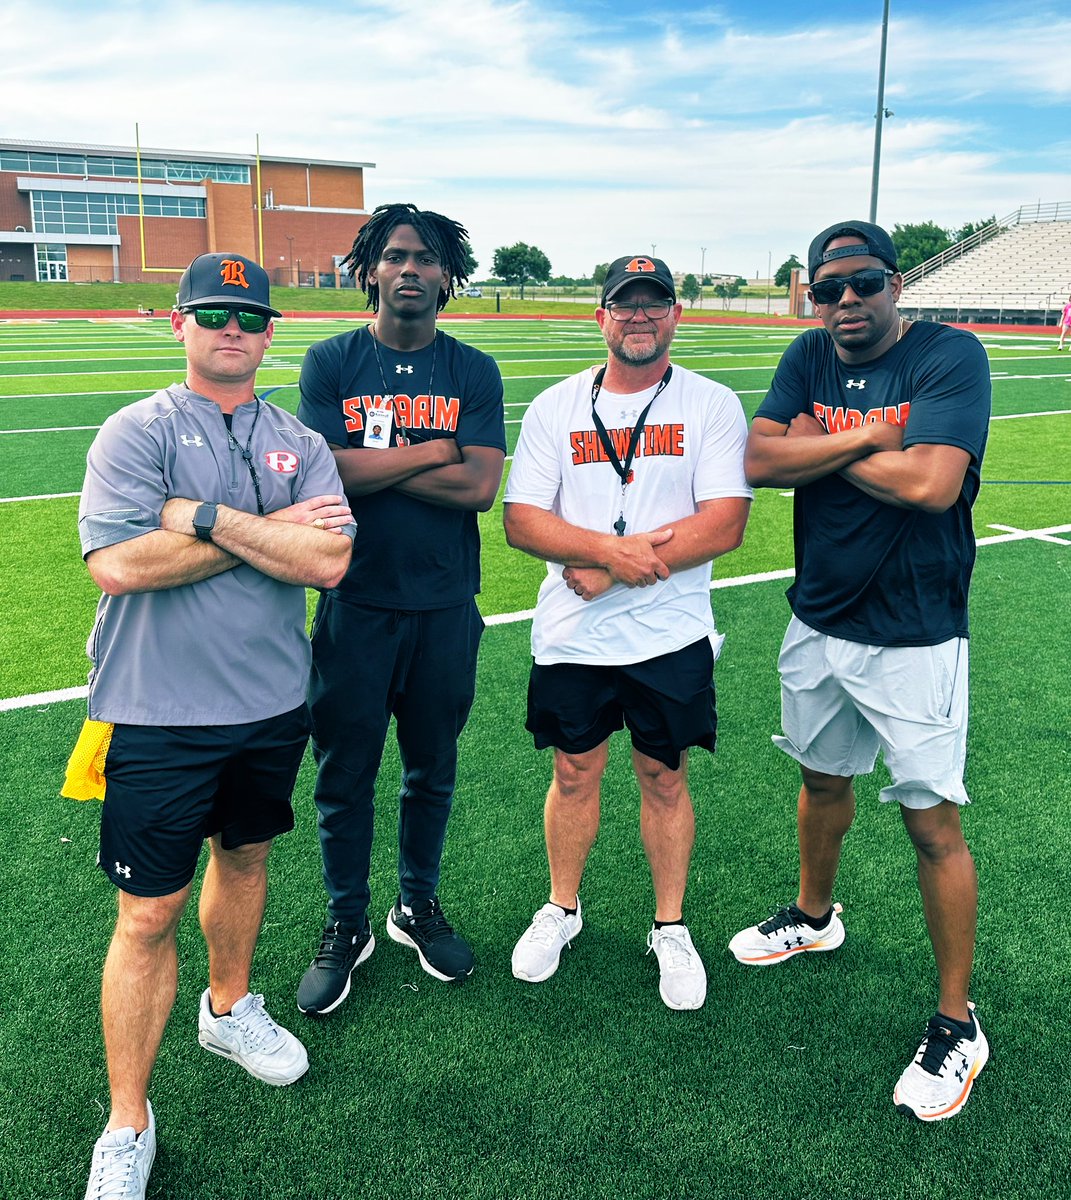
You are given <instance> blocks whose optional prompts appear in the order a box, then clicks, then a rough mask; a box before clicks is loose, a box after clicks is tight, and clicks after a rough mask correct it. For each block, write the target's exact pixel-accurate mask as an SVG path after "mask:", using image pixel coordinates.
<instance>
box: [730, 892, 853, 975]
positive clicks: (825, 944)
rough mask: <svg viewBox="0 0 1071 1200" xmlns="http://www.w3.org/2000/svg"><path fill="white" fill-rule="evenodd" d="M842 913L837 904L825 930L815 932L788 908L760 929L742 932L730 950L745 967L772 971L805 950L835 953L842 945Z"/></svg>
mask: <svg viewBox="0 0 1071 1200" xmlns="http://www.w3.org/2000/svg"><path fill="white" fill-rule="evenodd" d="M842 911H843V910H842V909H841V906H840V905H839V904H834V905H833V912H832V914H831V915H830V918H829V924H828V925H826V927H825V929H815V928H814V926H813V925H808V924H807V920H806V918H805V917H804V915H803V913H802V912H800V910H799V909H798V908H797V907H796V906H795V905H794V904H789V905H788V906H787V907H786V908H781V909H778V911H777V912H775V913H774V915H773V916H772V917H770V918H769V920H766V921H763V922H762V924H761V925H752V926H750V927H749V928H748V929H741V930H740V932H739V933H738V934H736V936H735V937H734V938H733V940H732V941H731V942H730V943H729V949H730V950H731V951H732V954H733V957H734V958H735V959H736V961H737V962H742V963H743V964H744V965H745V966H748V967H772V966H773V965H774V964H775V963H781V962H785V961H787V960H788V959H790V958H791V957H792V956H793V955H794V954H803V953H804V952H805V951H807V950H836V948H837V947H838V946H839V945H840V944H841V942H843V941H844V922H843V921H842V920H841V919H840V913H841V912H842Z"/></svg>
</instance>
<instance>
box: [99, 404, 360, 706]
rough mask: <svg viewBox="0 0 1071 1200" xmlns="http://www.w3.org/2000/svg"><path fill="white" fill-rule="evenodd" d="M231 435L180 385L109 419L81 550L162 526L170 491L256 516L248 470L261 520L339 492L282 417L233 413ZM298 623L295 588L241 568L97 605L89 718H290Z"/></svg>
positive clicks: (300, 687)
mask: <svg viewBox="0 0 1071 1200" xmlns="http://www.w3.org/2000/svg"><path fill="white" fill-rule="evenodd" d="M232 433H233V437H229V436H228V432H227V426H226V424H225V423H224V420H223V414H222V412H221V411H220V409H219V406H218V405H217V404H215V403H213V402H212V401H211V400H207V399H205V397H203V396H199V395H198V394H197V393H196V392H191V391H190V390H189V389H188V388H185V387H183V386H181V385H174V386H172V387H169V388H166V389H165V390H163V391H160V392H157V393H156V394H155V395H153V396H150V397H148V398H147V399H145V400H139V401H137V402H136V403H134V404H131V405H129V406H128V407H126V408H124V409H121V410H120V411H119V412H117V413H115V414H113V415H112V416H111V417H109V418H108V419H107V421H105V423H104V425H103V426H102V427H101V430H100V433H99V434H98V435H97V437H96V438H95V439H94V442H93V445H92V446H91V447H90V449H89V454H88V457H87V470H86V479H85V484H84V486H83V489H82V499H81V504H80V506H79V512H78V529H79V535H80V537H81V542H82V553H83V555H86V554H89V552H90V551H91V550H98V549H100V548H101V547H103V546H110V545H114V544H116V543H118V542H123V541H127V540H128V539H130V538H135V537H141V536H142V535H144V534H147V533H150V532H151V531H153V530H155V529H159V527H160V510H161V509H162V508H163V505H164V502H165V501H166V500H168V499H170V498H171V497H173V496H181V497H184V498H185V499H189V500H211V501H216V502H218V503H221V504H226V505H227V506H229V507H231V508H237V509H241V510H243V511H245V512H252V513H255V512H256V511H257V495H256V488H255V487H254V483H253V477H252V474H251V471H250V466H251V467H252V468H253V470H255V471H256V475H257V480H258V482H259V486H260V494H261V497H262V499H263V507H264V512H265V513H271V512H275V511H277V510H278V509H281V508H287V507H288V506H289V505H291V504H294V503H296V502H298V501H300V500H307V499H309V498H310V497H312V496H318V495H327V494H333V495H339V496H341V495H342V494H343V489H342V483H341V481H340V479H339V476H338V470H337V469H336V467H335V461H334V458H333V456H332V454H331V452H330V450H329V449H328V448H327V443H326V442H325V441H324V439H323V438H322V437H321V436H320V434H318V433H314V432H313V431H312V430H310V429H307V428H306V427H305V426H304V425H302V424H301V423H300V422H299V421H298V419H297V418H296V417H294V416H291V414H290V413H288V412H285V411H284V410H283V409H280V408H276V407H275V405H273V404H268V403H266V402H264V401H263V400H254V401H250V402H249V403H247V404H243V405H240V406H239V407H238V408H237V409H236V410H235V413H234V417H233V430H232ZM243 450H244V451H246V452H247V454H248V455H249V456H250V457H249V466H247V464H246V462H245V461H243V454H242V452H243ZM355 531H356V526H352V527H350V529H349V530H348V532H349V535H350V536H351V537H352V536H353V534H354V532H355ZM305 616H306V612H305V589H304V588H303V587H300V586H297V585H294V584H288V583H281V582H280V581H279V580H277V579H273V578H271V576H269V575H265V574H264V573H263V572H261V571H258V570H256V568H254V567H251V566H249V565H248V564H246V563H241V564H239V565H238V566H237V567H234V568H233V569H232V570H230V571H224V572H222V573H221V574H219V575H214V576H213V577H212V578H211V579H204V580H201V581H200V582H199V583H191V584H185V585H183V586H181V587H174V588H168V589H166V590H163V591H154V592H140V593H138V594H135V595H127V596H107V595H105V596H102V597H101V599H100V604H99V605H98V607H97V619H96V622H95V624H94V626H93V632H92V634H91V635H90V638H89V642H88V644H87V647H86V652H87V653H88V655H89V657H90V659H91V660H92V663H93V666H92V668H91V670H90V673H89V715H90V717H92V718H93V719H95V720H98V721H115V722H118V723H121V724H127V725H237V724H244V723H246V722H250V721H260V720H264V719H266V718H267V717H273V716H277V715H278V714H279V713H284V712H289V711H290V710H291V709H293V708H296V707H297V706H298V705H299V704H301V703H302V701H303V700H304V699H305V691H306V687H307V685H308V678H309V664H310V661H311V650H310V647H309V640H308V637H307V636H306V634H305Z"/></svg>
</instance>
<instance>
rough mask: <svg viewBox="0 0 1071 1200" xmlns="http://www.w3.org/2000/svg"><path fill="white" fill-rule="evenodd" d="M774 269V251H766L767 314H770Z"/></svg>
mask: <svg viewBox="0 0 1071 1200" xmlns="http://www.w3.org/2000/svg"><path fill="white" fill-rule="evenodd" d="M772 271H773V251H772V250H767V251H766V315H767V316H769V315H770V278H771V272H772Z"/></svg>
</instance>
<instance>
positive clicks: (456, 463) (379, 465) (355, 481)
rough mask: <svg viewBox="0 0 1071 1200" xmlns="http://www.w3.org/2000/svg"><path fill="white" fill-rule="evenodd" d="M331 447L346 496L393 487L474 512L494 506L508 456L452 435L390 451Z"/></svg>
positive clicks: (332, 445) (484, 510)
mask: <svg viewBox="0 0 1071 1200" xmlns="http://www.w3.org/2000/svg"><path fill="white" fill-rule="evenodd" d="M328 445H329V446H330V448H331V452H332V453H333V454H334V456H335V466H337V467H338V473H339V475H340V476H341V477H342V486H343V488H345V490H346V495H347V496H353V497H359V496H367V495H369V494H370V493H372V492H380V491H383V489H384V488H394V490H395V491H397V492H402V493H403V494H404V495H406V496H412V497H414V498H415V499H417V500H426V501H427V502H428V503H429V504H439V505H442V506H443V507H444V508H464V509H470V510H473V511H475V512H486V511H487V510H488V509H489V508H490V507H491V505H492V504H494V502H495V497H496V496H497V495H498V485H499V483H500V482H501V481H502V465H503V463H504V462H505V457H506V456H505V454H504V453H503V452H502V451H501V450H499V449H497V448H495V447H494V446H464V447H461V446H458V444H457V442H456V441H455V440H454V439H453V438H452V437H449V438H435V439H434V440H433V441H429V442H417V443H416V444H415V445H411V446H392V447H390V449H387V450H364V449H355V448H346V447H343V446H339V445H337V444H335V443H331V442H329V443H328Z"/></svg>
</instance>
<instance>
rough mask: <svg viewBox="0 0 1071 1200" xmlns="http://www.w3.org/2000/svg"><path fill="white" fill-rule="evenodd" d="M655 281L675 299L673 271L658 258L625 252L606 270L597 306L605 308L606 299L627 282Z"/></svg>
mask: <svg viewBox="0 0 1071 1200" xmlns="http://www.w3.org/2000/svg"><path fill="white" fill-rule="evenodd" d="M638 280H639V281H642V282H644V283H656V284H658V286H659V287H660V288H661V289H662V290H663V291H664V292H665V293H666V295H667V296H668V297H669V298H670V299H671V300H674V301H675V300H676V299H677V289H676V288H675V287H674V286H673V272H672V271H671V270H670V269H669V267H667V266H666V264H665V263H664V262H663V261H662V260H661V259H660V258H647V257H646V256H645V255H642V254H626V255H625V257H624V258H615V259H614V261H613V262H612V263H611V264H610V269H609V270H608V271H607V272H606V282H605V283H604V284H603V285H602V301H601V302H600V305H599V307H600V308H605V307H606V301H607V300H610V299H611V298H612V297H614V296H616V295H617V293H618V292H619V291H621V289H622V288H623V287H624V286H625V284H627V283H636V282H637V281H638Z"/></svg>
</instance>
